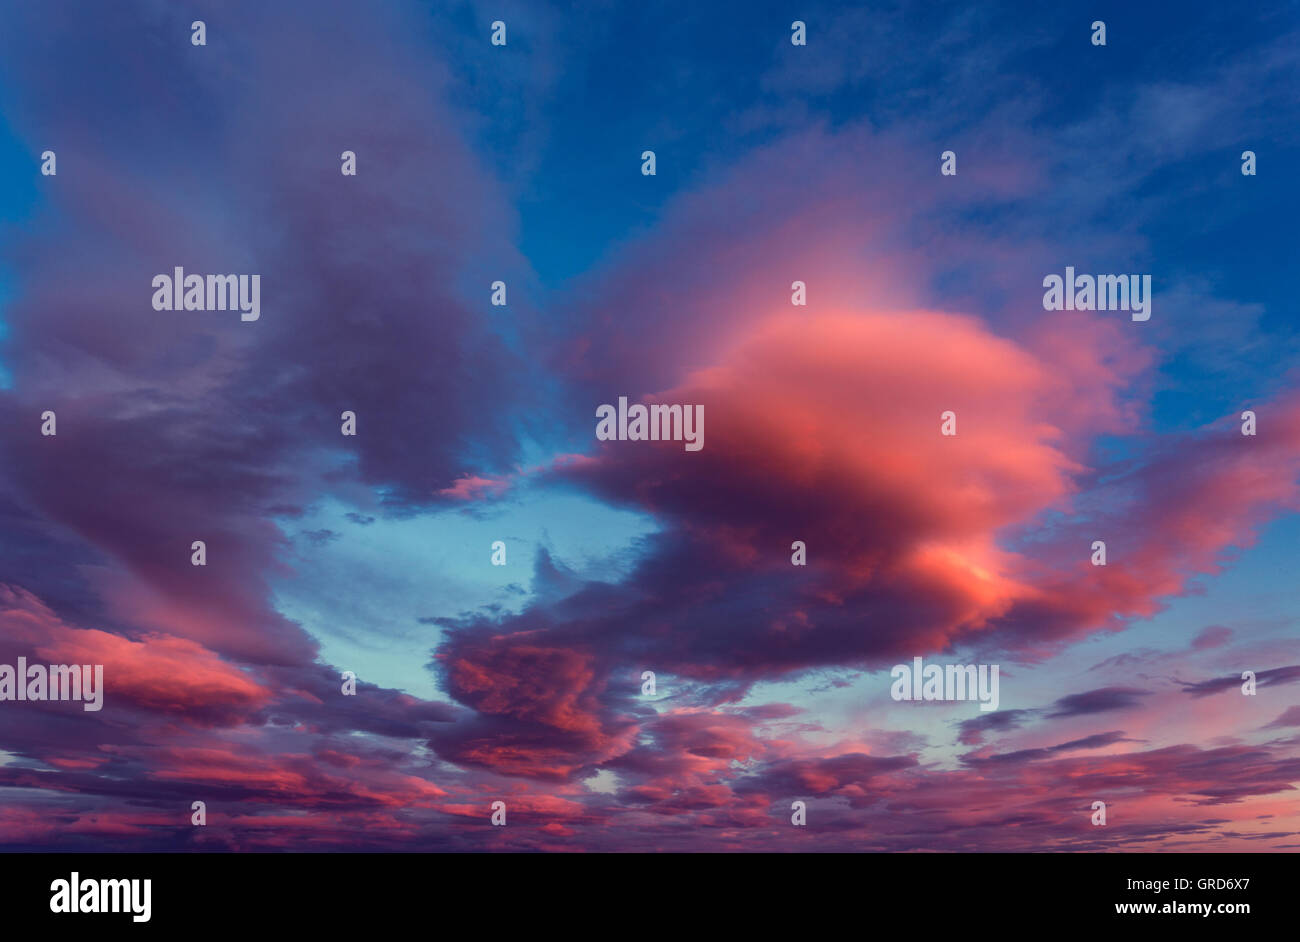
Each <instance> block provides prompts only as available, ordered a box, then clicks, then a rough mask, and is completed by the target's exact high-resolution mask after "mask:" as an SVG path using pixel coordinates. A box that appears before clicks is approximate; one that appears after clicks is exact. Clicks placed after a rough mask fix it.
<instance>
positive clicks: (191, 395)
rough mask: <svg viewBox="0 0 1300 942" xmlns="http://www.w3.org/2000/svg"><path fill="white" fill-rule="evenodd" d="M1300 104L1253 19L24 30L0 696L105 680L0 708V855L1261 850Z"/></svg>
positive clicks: (1299, 186)
mask: <svg viewBox="0 0 1300 942" xmlns="http://www.w3.org/2000/svg"><path fill="white" fill-rule="evenodd" d="M196 20H202V21H203V23H204V26H205V39H206V42H205V44H203V45H195V44H194V43H193V30H192V25H191V24H192V23H193V21H196ZM795 20H799V21H801V22H803V23H804V24H805V27H806V44H805V45H795V44H793V43H792V42H791V37H792V23H793V22H794V21H795ZM1098 20H1100V21H1103V22H1104V23H1105V29H1106V42H1105V45H1097V44H1095V43H1094V42H1093V37H1094V35H1095V29H1094V27H1093V23H1094V21H1098ZM494 21H501V22H503V23H504V24H505V43H504V44H503V45H494V44H493V42H492V35H493V32H494V27H493V23H494ZM1298 79H1300V22H1298V20H1297V11H1296V8H1295V7H1294V5H1292V4H1287V3H1271V2H1264V3H1261V4H1258V5H1255V6H1253V7H1252V9H1251V10H1250V11H1249V12H1248V13H1243V12H1242V11H1240V10H1235V9H1228V8H1224V7H1222V6H1221V5H1216V4H1208V3H1192V4H1186V5H1183V6H1180V7H1179V10H1178V13H1177V14H1176V15H1171V14H1170V13H1169V12H1168V11H1167V10H1162V9H1160V8H1159V5H1152V7H1151V8H1150V9H1140V8H1135V5H1132V4H1116V3H1090V4H1087V5H1082V4H1076V3H1065V4H1058V5H1052V7H1051V8H1050V9H1047V8H1044V7H1043V5H1041V4H1036V3H1019V4H998V5H980V6H978V7H971V6H970V5H967V4H948V3H925V4H900V5H875V4H868V5H855V6H853V7H851V8H849V7H844V6H841V5H836V4H822V3H814V2H806V0H800V2H799V3H798V4H796V5H794V6H791V5H789V4H774V3H766V2H746V3H736V4H728V3H721V4H710V5H707V6H702V5H699V4H685V3H683V4H675V3H666V4H628V3H584V4H573V5H568V4H538V3H525V2H516V0H497V2H494V3H492V4H479V3H424V2H414V0H410V2H408V0H374V2H371V3H366V4H355V3H343V2H334V0H322V2H311V3H306V2H303V3H276V4H263V3H257V2H230V3H211V2H202V0H193V2H189V3H186V4H176V3H166V2H162V0H123V2H121V3H118V4H114V5H113V6H112V8H111V9H110V8H109V7H107V6H101V5H86V4H71V3H66V2H61V0H51V2H47V3H41V4H17V3H13V4H5V5H4V6H3V8H2V9H0V665H16V664H17V663H18V659H19V658H20V657H21V658H25V659H26V660H27V662H29V663H40V664H89V665H102V666H103V676H104V700H103V708H102V709H101V710H98V711H88V710H85V709H84V708H83V705H82V704H80V703H76V702H68V701H32V700H26V701H16V700H12V699H0V848H4V849H6V850H56V851H57V850H66V851H91V850H94V851H99V850H103V851H199V852H211V851H217V852H220V851H284V850H290V851H292V850H312V851H316V850H331V851H336V850H364V851H448V852H478V851H545V852H551V851H559V852H570V851H575V852H584V851H586V852H592V851H596V852H599V851H709V852H714V851H745V852H749V851H754V852H759V851H763V852H785V851H916V852H921V851H1189V850H1190V851H1260V852H1263V851H1280V852H1287V851H1294V850H1296V849H1297V848H1300V802H1298V800H1297V795H1298V794H1300V793H1297V790H1296V784H1297V782H1300V696H1297V694H1298V693H1300V634H1298V633H1297V632H1298V629H1300V623H1298V622H1297V615H1300V605H1298V603H1297V596H1296V593H1295V588H1294V587H1295V585H1296V578H1295V572H1296V571H1297V568H1300V486H1298V485H1300V371H1297V369H1296V363H1297V360H1296V354H1297V349H1298V345H1300V322H1298V321H1297V317H1296V303H1295V289H1294V287H1293V286H1292V285H1291V284H1290V277H1291V276H1292V274H1293V273H1294V272H1295V271H1296V270H1297V265H1296V262H1297V258H1296V250H1295V244H1296V243H1295V237H1294V221H1295V219H1296V217H1297V210H1300V181H1297V179H1296V173H1295V168H1296V167H1297V166H1300V163H1298V162H1297V159H1298V158H1300V131H1298V129H1300V120H1298V119H1300V104H1298V101H1300V99H1297V95H1296V90H1297V88H1298V87H1300V84H1298V82H1297V80H1298ZM46 151H53V152H54V154H55V155H56V168H57V169H56V172H55V173H53V174H48V173H43V172H42V166H43V164H44V163H46V161H45V158H44V157H43V154H44V153H45V152H46ZM344 151H351V152H353V153H354V154H355V158H356V173H355V175H347V174H345V173H343V172H342V157H341V155H342V153H343V152H344ZM645 151H653V152H654V154H655V173H654V174H653V175H649V174H646V173H644V172H643V165H644V158H643V153H644V152H645ZM946 151H951V152H953V154H954V155H955V166H956V173H955V174H945V173H943V172H942V160H941V155H942V154H943V153H944V152H946ZM1245 151H1251V152H1253V153H1254V155H1255V161H1256V172H1255V173H1254V174H1245V173H1243V172H1242V168H1243V152H1245ZM178 266H179V267H183V268H184V269H185V271H186V272H188V273H206V274H218V273H221V274H227V273H241V274H253V273H256V274H258V275H259V277H260V285H261V307H260V316H259V317H258V319H256V320H254V321H244V320H242V319H241V317H240V315H239V314H238V313H237V312H234V311H205V310H157V309H155V307H154V305H153V303H152V301H151V299H152V298H153V295H154V289H153V286H152V279H153V278H154V277H155V276H156V275H158V274H159V273H163V274H168V275H170V274H171V273H172V272H173V270H174V269H175V268H176V267H178ZM1067 267H1071V268H1073V269H1074V270H1075V271H1077V272H1079V273H1088V274H1111V273H1115V274H1119V273H1124V274H1128V273H1138V274H1147V275H1150V278H1151V284H1152V292H1151V308H1150V311H1151V316H1150V319H1149V320H1146V321H1137V320H1133V319H1131V317H1130V316H1129V314H1128V313H1127V312H1124V311H1113V310H1099V311H1080V310H1046V309H1045V307H1044V303H1043V295H1044V278H1045V277H1046V276H1048V275H1051V274H1057V275H1063V274H1064V273H1065V271H1066V268H1067ZM498 281H499V282H503V283H504V284H505V286H506V292H507V293H506V303H505V304H504V305H497V304H493V303H492V294H493V289H492V285H493V283H494V282H498ZM795 281H800V282H803V283H804V285H805V286H806V304H801V305H799V304H794V303H792V292H793V283H794V282H795ZM620 397H627V399H628V400H629V402H631V403H659V404H698V405H699V406H700V407H701V408H702V409H703V410H704V414H705V416H706V418H707V421H706V422H705V425H704V437H703V442H704V444H703V447H702V448H700V449H699V450H697V451H693V450H689V449H687V448H685V447H683V443H682V442H681V441H654V442H650V441H632V440H603V439H601V438H599V437H598V435H597V410H598V408H599V407H600V406H601V405H603V404H607V403H608V404H614V403H617V402H618V400H619V398H620ZM47 411H49V412H53V413H54V414H55V416H56V417H57V430H56V433H55V434H53V435H49V434H44V433H43V427H44V425H45V420H44V419H43V418H42V416H43V414H44V413H46V412H47ZM947 411H951V412H952V413H953V414H954V415H955V417H956V419H955V421H956V434H955V435H945V434H943V433H942V429H941V418H940V417H941V415H942V414H943V413H945V412H947ZM1245 411H1250V412H1252V413H1253V414H1254V416H1255V423H1256V425H1255V429H1254V432H1255V433H1254V434H1252V435H1246V434H1243V432H1242V429H1243V418H1242V413H1243V412H1245ZM344 412H352V413H353V414H354V415H355V417H356V434H355V435H344V434H342V426H343V422H342V421H341V420H342V416H343V413H344ZM196 540H198V541H202V542H203V543H204V548H205V554H206V557H205V560H204V562H205V564H204V565H194V564H193V554H192V546H193V542H194V541H196ZM1098 540H1100V541H1104V543H1105V546H1106V562H1105V565H1104V566H1103V565H1095V564H1094V559H1095V558H1096V557H1095V553H1094V541H1098ZM796 542H799V543H802V544H803V547H804V550H803V552H804V554H805V556H804V560H803V561H804V564H803V565H796V564H795V557H796V555H797V554H796V552H795V550H794V544H795V543H796ZM498 543H499V544H500V545H501V547H503V550H502V549H500V548H497V547H495V546H494V544H498ZM502 553H504V557H502ZM494 557H495V563H496V564H494ZM503 559H504V563H503V564H500V563H502V560H503ZM914 658H923V659H924V662H925V663H927V664H938V665H967V664H970V665H986V666H991V665H996V666H997V667H998V669H999V677H1000V686H999V702H998V707H997V709H995V710H982V709H980V704H979V703H978V702H974V701H972V700H969V699H967V700H931V701H926V700H899V699H895V697H894V696H893V695H892V693H891V688H892V687H893V677H892V674H891V668H892V667H893V666H894V665H898V664H908V665H910V664H912V663H913V659H914ZM345 672H351V675H355V689H354V690H349V689H348V688H349V686H350V684H349V683H348V681H347V679H346V678H345ZM646 672H653V675H654V689H653V691H650V689H649V688H648V687H646V686H645V685H644V680H643V678H644V677H645V675H646ZM1244 672H1250V675H1251V676H1252V677H1253V678H1254V686H1253V692H1249V693H1247V692H1246V691H1245V690H1244V687H1246V686H1249V685H1247V684H1245V683H1244V682H1243V673H1244ZM349 676H350V675H349ZM196 802H202V803H203V804H202V809H203V823H201V824H200V823H197V822H196V816H197V815H196V811H195V810H194V809H195V804H194V803H196ZM497 802H503V803H504V808H505V815H506V820H505V823H504V825H502V824H500V823H493V820H492V816H493V811H494V805H495V803H497ZM1097 802H1103V803H1104V805H1105V822H1104V823H1099V822H1098V820H1097V810H1096V809H1097V805H1096V803H1097ZM795 803H801V804H800V805H798V806H797V807H798V809H799V810H797V811H796V804H795ZM797 816H802V821H801V822H798V823H796V821H795V818H796V817H797Z"/></svg>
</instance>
